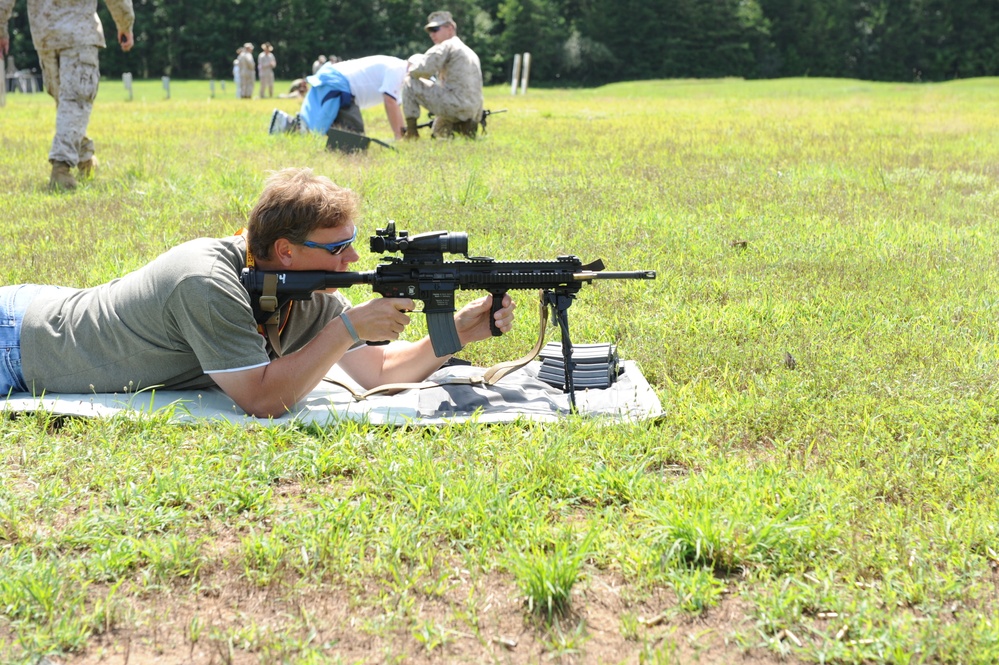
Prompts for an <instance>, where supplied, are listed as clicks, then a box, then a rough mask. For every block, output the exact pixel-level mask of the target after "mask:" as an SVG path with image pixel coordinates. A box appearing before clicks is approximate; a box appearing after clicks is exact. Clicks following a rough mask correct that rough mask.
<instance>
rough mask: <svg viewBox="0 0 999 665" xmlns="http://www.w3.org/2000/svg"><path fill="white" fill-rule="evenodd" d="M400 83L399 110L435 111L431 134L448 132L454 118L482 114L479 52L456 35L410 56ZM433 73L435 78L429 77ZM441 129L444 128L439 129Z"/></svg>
mask: <svg viewBox="0 0 999 665" xmlns="http://www.w3.org/2000/svg"><path fill="white" fill-rule="evenodd" d="M409 61H410V63H411V66H410V69H409V76H408V77H406V80H405V81H404V82H403V86H402V114H403V116H405V117H406V118H419V117H420V107H421V106H422V107H424V108H426V109H427V111H428V112H429V113H433V114H434V134H435V135H438V134H441V133H448V132H447V130H449V129H450V126H451V125H452V124H454V123H456V122H462V121H467V120H472V121H475V122H478V120H479V118H481V117H482V104H483V101H482V69H481V67H480V66H479V56H477V55H476V54H475V51H473V50H472V49H470V48H469V47H468V46H466V45H465V43H464V42H463V41H461V39H459V38H458V37H457V36H455V37H452V38H450V39H447V40H445V41H443V42H441V43H440V44H437V45H435V46H433V47H432V48H431V49H430V50H429V51H427V52H426V53H424V54H423V55H414V56H412V57H411V58H410V60H409ZM431 76H436V77H437V80H436V82H435V81H431V80H429V79H430V77H431ZM441 130H443V131H441Z"/></svg>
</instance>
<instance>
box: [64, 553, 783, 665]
mask: <svg viewBox="0 0 999 665" xmlns="http://www.w3.org/2000/svg"><path fill="white" fill-rule="evenodd" d="M213 578H217V579H213V580H204V581H203V585H202V588H201V590H200V591H198V592H183V591H178V590H168V591H164V592H163V593H157V594H146V595H144V596H142V597H137V598H135V599H134V600H132V603H133V605H132V606H130V607H129V608H127V610H126V611H125V612H124V614H127V615H128V616H127V617H124V616H123V617H122V620H121V621H120V622H119V623H118V625H117V626H116V627H115V628H113V629H112V630H111V631H110V632H108V633H106V634H103V635H100V636H96V637H94V638H93V639H92V640H91V642H90V644H89V646H88V648H87V650H86V651H85V652H83V653H79V654H74V655H70V656H67V657H59V658H50V661H51V662H52V663H66V664H67V665H68V664H73V665H91V664H98V663H100V664H112V665H125V664H134V663H198V664H200V663H212V664H214V663H237V664H238V663H280V662H294V661H295V660H297V659H299V658H300V657H302V655H303V654H305V653H310V654H311V655H312V656H313V661H314V660H315V659H316V657H319V658H320V660H327V659H328V660H330V661H333V660H336V659H339V661H341V662H345V663H354V662H359V663H385V662H399V663H413V664H415V665H423V664H426V663H441V662H447V663H508V664H511V665H516V664H520V663H543V662H554V663H567V664H568V663H638V662H640V659H641V660H642V661H644V662H667V663H689V662H696V663H703V664H708V665H710V664H721V663H744V664H746V665H764V664H771V663H773V664H776V663H782V664H783V663H788V662H794V661H793V660H791V661H789V660H788V659H786V658H780V657H778V656H777V655H776V654H774V653H772V652H770V651H767V650H764V649H758V648H744V647H743V646H740V642H739V641H738V640H736V639H734V638H735V636H736V634H737V633H742V634H744V635H752V621H751V619H750V618H749V617H748V614H747V605H746V604H745V603H743V602H742V601H741V600H740V599H739V598H738V597H733V596H727V597H725V598H724V599H723V600H722V602H721V603H720V604H719V605H718V606H716V607H714V608H712V609H710V610H709V611H708V612H706V613H705V614H703V615H700V616H691V615H689V614H685V613H683V612H680V611H678V610H676V598H675V596H674V595H673V594H672V592H670V591H667V590H655V591H652V592H649V593H647V594H642V597H641V598H634V597H632V596H634V592H633V591H632V590H630V589H629V587H628V586H627V585H626V584H625V583H624V580H622V579H620V578H618V577H617V576H616V575H614V574H613V573H607V572H600V571H590V574H589V576H588V578H587V583H586V584H585V587H584V588H580V589H577V590H575V591H574V593H573V598H572V609H571V611H570V612H569V613H568V614H567V615H565V616H563V617H560V618H559V619H557V620H555V621H551V622H548V621H544V620H541V619H539V618H537V617H534V616H533V615H530V614H529V613H528V612H527V611H526V609H525V606H524V603H523V601H522V599H521V597H520V594H519V592H518V590H517V588H516V586H515V585H514V583H513V581H512V580H511V579H510V578H509V577H508V576H507V575H504V574H499V573H490V574H484V575H479V576H477V577H474V578H473V577H472V576H471V575H466V574H461V573H458V574H456V575H454V576H453V579H450V580H448V584H447V585H446V586H445V588H444V590H443V591H442V592H439V593H433V594H424V593H412V592H411V591H410V592H404V593H402V594H395V593H393V592H391V591H390V590H389V585H386V584H383V583H380V582H379V581H377V580H374V581H371V582H370V583H365V584H358V583H350V582H348V583H344V584H338V585H323V586H322V588H317V587H312V588H309V587H307V586H306V585H305V583H304V582H302V581H298V582H296V583H294V584H287V583H286V584H282V585H278V584H273V585H271V586H269V587H266V588H257V587H254V586H252V585H251V584H249V583H248V582H246V581H245V580H243V579H242V578H238V577H236V576H234V575H231V573H230V574H227V573H224V572H220V573H217V574H216V575H213ZM350 589H358V591H351V590H350ZM751 641H752V642H754V643H755V641H756V640H755V639H751ZM643 656H644V658H643Z"/></svg>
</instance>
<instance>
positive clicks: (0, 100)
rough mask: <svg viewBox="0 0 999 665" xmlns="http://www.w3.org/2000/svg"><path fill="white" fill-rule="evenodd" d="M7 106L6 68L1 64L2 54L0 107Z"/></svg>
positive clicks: (0, 57) (0, 55)
mask: <svg viewBox="0 0 999 665" xmlns="http://www.w3.org/2000/svg"><path fill="white" fill-rule="evenodd" d="M6 104H7V66H6V65H4V64H3V54H0V106H5V105H6Z"/></svg>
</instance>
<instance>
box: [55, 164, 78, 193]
mask: <svg viewBox="0 0 999 665" xmlns="http://www.w3.org/2000/svg"><path fill="white" fill-rule="evenodd" d="M69 169H70V165H69V164H67V163H66V162H52V176H51V177H50V178H49V189H76V178H74V177H73V174H72V173H70V172H69Z"/></svg>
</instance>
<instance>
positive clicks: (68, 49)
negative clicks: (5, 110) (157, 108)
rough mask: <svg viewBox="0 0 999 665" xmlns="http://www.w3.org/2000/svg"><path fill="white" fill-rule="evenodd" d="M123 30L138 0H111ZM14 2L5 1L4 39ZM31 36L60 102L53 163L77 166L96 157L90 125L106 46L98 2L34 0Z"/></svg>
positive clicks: (1, 9)
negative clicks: (101, 52)
mask: <svg viewBox="0 0 999 665" xmlns="http://www.w3.org/2000/svg"><path fill="white" fill-rule="evenodd" d="M105 3H106V4H107V7H108V9H109V10H110V11H111V16H112V17H113V18H114V22H115V26H117V28H118V31H119V32H131V31H132V24H133V22H134V21H135V12H134V11H133V9H132V0H105ZM13 6H14V0H0V39H6V38H8V34H7V21H8V19H9V18H10V14H11V10H12V9H13ZM28 21H29V22H30V24H31V37H32V41H33V42H34V44H35V49H36V50H37V51H38V59H39V61H40V62H41V65H42V75H43V76H44V78H45V89H46V91H47V92H48V93H49V94H50V95H52V97H53V98H54V99H55V100H56V132H55V138H54V139H53V140H52V149H51V150H50V151H49V161H51V162H64V163H66V164H69V165H70V166H76V165H77V164H78V163H79V162H85V161H88V160H90V159H91V158H92V157H93V156H94V142H93V141H91V140H90V139H89V138H88V137H87V135H86V134H87V125H88V124H89V123H90V113H91V111H92V110H93V106H94V98H96V97H97V84H98V82H99V81H100V77H101V75H100V69H99V62H98V57H97V53H98V49H99V48H104V47H105V46H106V44H105V42H104V28H103V26H102V25H101V20H100V18H98V16H97V0H28Z"/></svg>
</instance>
